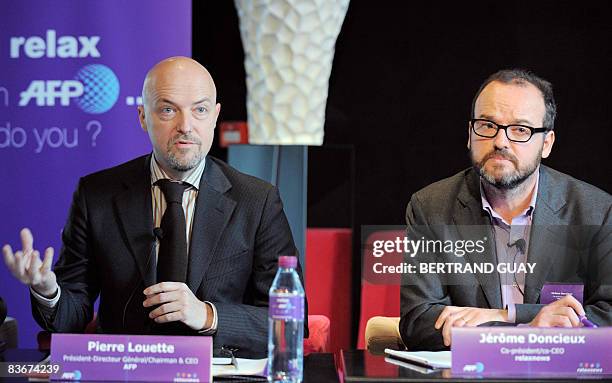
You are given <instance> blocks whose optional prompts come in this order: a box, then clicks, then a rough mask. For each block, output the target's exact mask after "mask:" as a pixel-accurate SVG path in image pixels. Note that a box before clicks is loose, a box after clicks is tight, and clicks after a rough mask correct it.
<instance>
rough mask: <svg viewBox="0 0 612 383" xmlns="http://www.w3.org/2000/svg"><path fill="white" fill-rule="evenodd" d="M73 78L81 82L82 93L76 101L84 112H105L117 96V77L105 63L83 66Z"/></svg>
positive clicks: (115, 100)
mask: <svg viewBox="0 0 612 383" xmlns="http://www.w3.org/2000/svg"><path fill="white" fill-rule="evenodd" d="M74 79H75V80H78V81H80V82H81V83H82V84H83V95H81V97H79V98H77V99H76V103H77V105H78V106H79V108H81V109H83V111H84V112H86V113H91V114H100V113H104V112H107V111H108V110H109V109H110V108H112V107H113V105H115V102H117V99H118V98H119V79H118V78H117V76H115V73H113V71H112V70H111V69H110V68H109V67H107V66H105V65H101V64H91V65H87V66H84V67H83V68H81V69H80V70H79V71H78V72H77V74H76V76H74Z"/></svg>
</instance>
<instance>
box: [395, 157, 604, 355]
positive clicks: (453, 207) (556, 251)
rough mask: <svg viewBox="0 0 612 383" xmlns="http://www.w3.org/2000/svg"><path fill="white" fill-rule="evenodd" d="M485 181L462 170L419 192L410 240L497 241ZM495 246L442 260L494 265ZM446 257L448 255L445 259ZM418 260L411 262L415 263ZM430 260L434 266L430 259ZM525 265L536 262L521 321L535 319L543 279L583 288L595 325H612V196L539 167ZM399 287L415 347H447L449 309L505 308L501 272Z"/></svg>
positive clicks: (412, 278)
mask: <svg viewBox="0 0 612 383" xmlns="http://www.w3.org/2000/svg"><path fill="white" fill-rule="evenodd" d="M479 182H480V178H479V176H478V174H477V173H476V172H475V171H474V170H472V169H467V170H464V171H462V172H460V173H458V174H456V175H454V176H452V177H449V178H446V179H444V180H441V181H438V182H436V183H434V184H432V185H429V186H427V187H426V188H424V189H422V190H420V191H418V192H416V193H415V194H414V195H413V196H412V198H411V199H410V202H409V203H408V207H407V210H406V221H407V224H408V236H409V237H410V236H411V234H412V235H415V231H418V234H416V238H420V237H421V236H425V237H426V238H432V239H443V240H445V239H475V238H483V237H488V238H494V236H493V232H492V230H493V229H492V226H491V221H490V218H489V216H488V214H487V213H486V212H485V211H484V210H483V208H482V202H481V197H480V188H479ZM494 242H495V241H494V240H491V241H488V242H487V245H486V246H485V247H486V251H485V252H484V253H483V254H482V255H477V254H471V255H470V254H466V255H465V257H463V258H457V257H455V256H454V255H450V256H449V257H446V258H444V260H442V259H441V258H440V259H438V261H440V262H465V263H481V262H489V263H493V264H496V263H497V261H496V253H495V243H494ZM443 256H444V255H443ZM416 258H418V255H417V257H415V258H411V259H412V260H413V261H414V260H415V259H416ZM426 262H432V260H431V258H428V260H427V261H426ZM527 262H530V263H534V262H535V263H536V264H537V265H536V266H535V268H534V272H533V274H527V275H526V278H525V295H524V304H518V305H516V322H517V323H528V322H530V321H531V320H532V319H533V318H534V317H535V316H536V314H537V313H538V312H539V310H540V309H541V308H542V306H543V305H541V304H540V291H541V289H542V286H543V285H544V283H546V282H566V283H567V282H580V283H583V284H584V285H585V290H584V302H583V303H584V309H585V311H586V314H587V317H588V318H589V319H591V320H592V321H593V322H595V323H597V324H599V325H604V326H610V325H612V197H611V196H610V194H608V193H606V192H604V191H602V190H600V189H597V188H596V187H594V186H592V185H589V184H587V183H585V182H582V181H579V180H577V179H575V178H572V177H570V176H568V175H565V174H563V173H560V172H558V171H555V170H553V169H550V168H548V167H546V166H543V165H541V166H540V180H539V186H538V195H537V200H536V207H535V210H534V212H533V221H532V225H531V234H530V237H529V247H528V250H527ZM403 283H404V284H403V285H402V287H401V320H400V333H401V336H402V339H403V341H404V344H406V346H407V347H408V349H411V350H442V349H445V346H444V343H443V339H442V335H441V330H435V329H434V323H435V321H436V319H437V318H438V316H439V315H440V313H441V312H442V310H443V309H444V307H445V306H469V307H481V308H502V299H501V287H500V278H499V274H497V273H495V272H494V273H491V274H478V275H476V276H473V275H472V274H459V275H457V276H455V277H454V278H447V279H446V280H444V276H442V275H441V274H421V275H406V276H405V277H404V280H403Z"/></svg>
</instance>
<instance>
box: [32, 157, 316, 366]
mask: <svg viewBox="0 0 612 383" xmlns="http://www.w3.org/2000/svg"><path fill="white" fill-rule="evenodd" d="M150 161H151V156H150V155H148V156H143V157H140V158H136V159H134V160H132V161H130V162H127V163H125V164H122V165H119V166H117V167H114V168H111V169H107V170H103V171H100V172H98V173H94V174H91V175H88V176H86V177H83V178H82V179H81V180H80V182H79V185H78V188H77V190H76V192H75V193H74V197H73V203H72V207H71V209H70V215H69V218H68V222H67V224H66V226H65V228H64V231H63V234H62V242H63V246H62V250H61V254H60V257H59V260H58V262H57V264H56V265H55V269H54V271H55V273H56V275H57V278H58V283H59V284H60V286H61V289H62V292H61V297H60V300H59V303H58V304H57V306H56V308H57V309H56V311H55V314H54V315H53V316H51V317H49V316H46V315H44V314H43V312H42V311H41V310H40V309H39V308H38V306H37V305H36V302H35V300H34V299H32V302H33V313H34V316H35V318H36V320H37V321H38V323H39V324H40V325H41V326H42V327H43V328H45V329H47V330H50V331H56V332H82V331H83V329H84V328H85V326H86V325H87V323H88V322H89V321H91V319H92V315H93V304H94V301H95V300H96V298H97V297H98V295H99V296H100V305H99V310H98V331H99V332H103V333H129V334H147V333H155V332H156V330H155V328H154V327H153V326H152V322H151V320H150V319H149V318H148V317H147V313H148V311H146V310H145V309H144V308H143V306H142V301H143V300H144V295H143V294H142V291H143V290H144V288H145V285H147V286H148V285H150V284H151V282H150V281H154V279H152V278H153V275H154V274H155V270H154V267H150V266H149V267H147V260H148V259H150V258H149V257H150V254H152V251H153V248H154V243H155V240H154V236H153V215H152V208H151V204H152V202H151V174H150V167H149V166H150ZM280 255H297V249H296V247H295V245H294V243H293V238H292V235H291V231H290V228H289V224H288V222H287V219H286V217H285V214H284V212H283V206H282V203H281V200H280V197H279V194H278V190H277V188H276V187H274V186H272V185H270V184H268V183H266V182H264V181H262V180H259V179H257V178H255V177H251V176H248V175H245V174H242V173H240V172H238V171H236V170H235V169H233V168H231V167H230V166H229V165H227V164H225V163H224V162H222V161H219V160H217V159H214V158H212V157H210V156H208V157H207V158H206V167H205V170H204V173H203V175H202V179H201V181H200V188H199V193H198V197H197V201H196V209H195V217H194V222H193V228H192V235H191V241H190V251H189V266H188V276H187V285H188V286H189V288H190V289H191V290H192V291H193V292H194V294H195V295H196V296H197V297H198V299H200V300H202V301H204V300H207V301H210V302H212V303H213V304H214V305H215V307H216V308H217V313H218V330H217V332H216V334H215V335H214V346H215V350H218V349H219V348H220V347H221V346H223V345H227V346H233V347H237V348H239V352H238V355H239V356H242V357H265V356H266V352H267V334H268V322H267V318H268V290H269V289H270V286H271V284H272V280H273V278H274V276H275V273H276V270H277V260H278V256H280ZM153 259H154V257H153ZM298 271H299V273H300V275H301V269H299V270H298ZM145 281H146V282H145ZM131 295H133V296H132V297H130V296H131ZM181 325H182V324H181ZM305 329H306V334H305V335H306V336H307V325H306V326H305ZM183 333H184V334H185V335H197V334H198V333H197V332H196V331H192V330H190V329H188V328H187V326H184V331H183Z"/></svg>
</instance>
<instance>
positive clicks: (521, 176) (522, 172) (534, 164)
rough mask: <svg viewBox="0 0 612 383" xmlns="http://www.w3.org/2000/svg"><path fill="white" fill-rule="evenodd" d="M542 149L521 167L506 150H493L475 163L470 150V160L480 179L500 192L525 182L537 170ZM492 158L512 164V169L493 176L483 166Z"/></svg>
mask: <svg viewBox="0 0 612 383" xmlns="http://www.w3.org/2000/svg"><path fill="white" fill-rule="evenodd" d="M542 149H543V147H541V148H540V150H539V151H538V155H537V156H536V157H535V158H534V160H533V161H531V162H529V163H526V164H525V165H524V166H522V167H521V166H520V165H519V161H518V158H516V156H514V155H513V154H511V153H509V152H508V151H506V150H498V149H495V150H493V151H491V152H490V153H487V155H485V156H484V157H483V158H482V159H481V160H480V161H476V159H475V158H474V155H473V153H472V151H471V150H470V160H471V161H472V166H473V168H474V170H476V172H477V173H478V174H479V175H480V177H482V179H484V180H485V181H486V182H487V183H489V184H490V185H491V186H494V187H495V188H497V189H500V190H512V189H515V188H517V187H518V186H520V185H521V184H522V183H523V182H525V180H526V179H527V178H529V176H531V175H532V174H533V173H534V172H535V171H536V170H537V169H538V166H539V165H540V158H541V156H542ZM493 156H500V157H502V158H504V159H506V160H508V161H510V162H512V164H513V165H514V169H513V170H512V171H510V172H506V173H503V174H501V175H495V174H493V173H491V172H488V171H487V170H486V169H485V164H486V162H487V161H488V160H489V159H491V158H492V157H493Z"/></svg>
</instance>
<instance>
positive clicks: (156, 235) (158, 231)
mask: <svg viewBox="0 0 612 383" xmlns="http://www.w3.org/2000/svg"><path fill="white" fill-rule="evenodd" d="M163 237H164V230H163V229H162V228H161V227H156V228H154V229H153V244H152V245H151V251H149V256H148V257H147V266H146V268H145V272H144V278H143V282H144V283H145V285H147V286H151V285H153V284H155V276H154V277H153V280H152V281H150V280H149V281H147V280H146V278H147V277H148V275H149V274H150V272H149V270H151V263H153V264H154V265H155V266H154V267H155V268H157V262H156V259H155V257H153V253H154V252H155V249H156V248H157V244H158V243H159V241H161V240H162V238H163ZM151 260H153V262H151ZM139 284H140V280H137V281H136V284H135V285H134V287H133V289H132V292H131V293H130V297H129V298H128V300H127V302H125V306H123V319H122V321H121V323H122V327H123V328H124V329H125V315H126V314H127V308H128V306H129V305H130V302H131V301H132V298H133V297H134V294H135V293H136V290H137V289H138V285H139ZM145 287H146V286H145Z"/></svg>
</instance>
